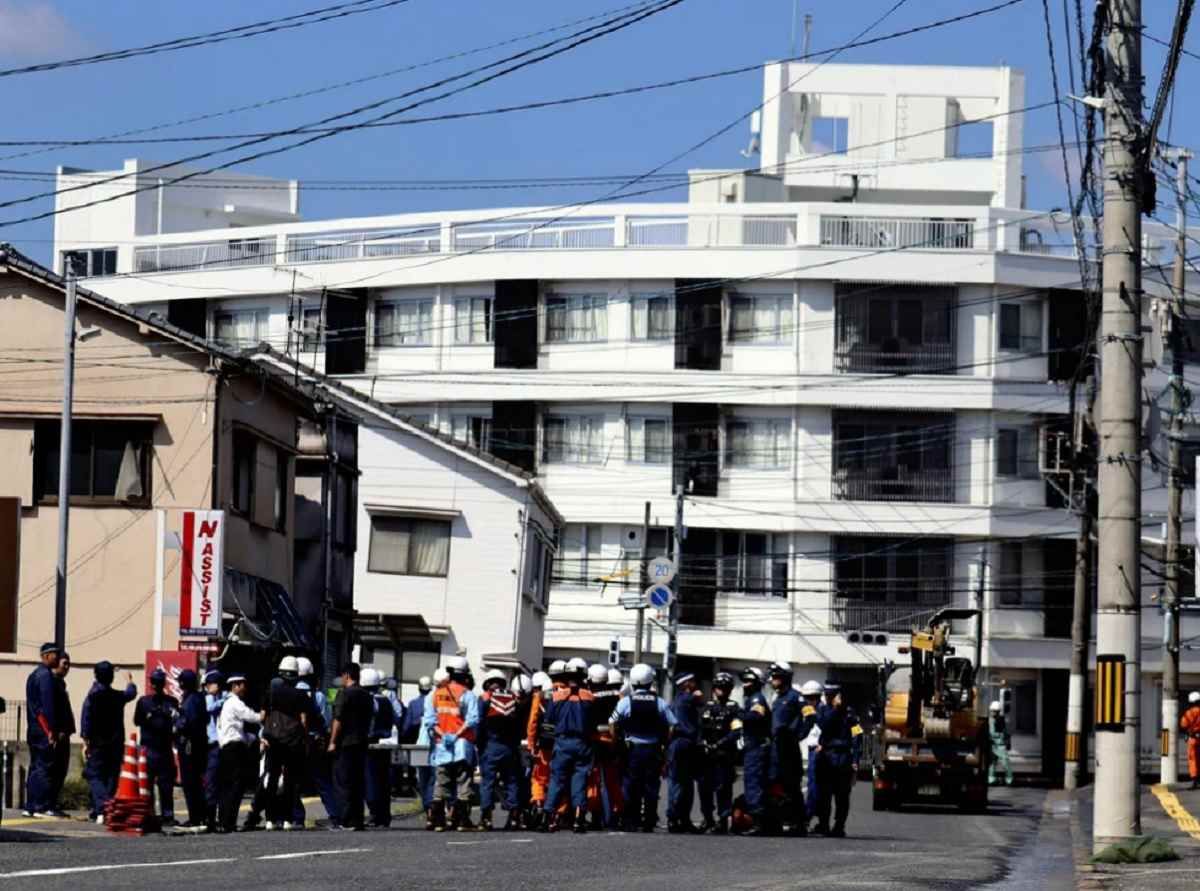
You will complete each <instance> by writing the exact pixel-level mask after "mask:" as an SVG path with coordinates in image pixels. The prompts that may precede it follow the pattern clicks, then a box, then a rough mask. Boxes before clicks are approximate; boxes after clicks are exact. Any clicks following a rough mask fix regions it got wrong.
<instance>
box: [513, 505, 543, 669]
mask: <svg viewBox="0 0 1200 891" xmlns="http://www.w3.org/2000/svg"><path fill="white" fill-rule="evenodd" d="M517 516H519V517H520V518H521V534H520V536H519V539H520V544H519V545H518V546H517V548H518V549H517V597H516V600H517V604H516V612H515V614H514V615H513V633H512V653H513V655H514V656H518V657H519V654H520V650H519V649H518V648H519V647H520V645H521V598H522V597H523V596H524V592H523V591H522V590H521V587H522V585H523V584H524V581H525V553H526V550H527V548H526V547H525V542H526V536H528V534H529V490H528V489H526V490H525V506H524V507H523V508H521V510H520V511H518V512H517ZM542 645H543V647H544V646H545V635H544V634H543V636H542Z"/></svg>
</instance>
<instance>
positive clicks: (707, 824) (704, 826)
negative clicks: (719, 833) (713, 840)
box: [700, 817, 717, 832]
mask: <svg viewBox="0 0 1200 891" xmlns="http://www.w3.org/2000/svg"><path fill="white" fill-rule="evenodd" d="M716 829H717V824H716V823H714V822H713V818H712V817H705V818H704V821H703V822H702V823H701V824H700V831H701V832H715V831H716Z"/></svg>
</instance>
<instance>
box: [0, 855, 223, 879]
mask: <svg viewBox="0 0 1200 891" xmlns="http://www.w3.org/2000/svg"><path fill="white" fill-rule="evenodd" d="M236 860H237V858H236V857H209V858H206V859H204V860H163V861H160V862H158V863H102V864H98V865H96V866H61V867H55V868H52V869H23V870H20V871H18V872H0V879H23V878H29V877H32V876H65V875H71V874H73V873H80V872H108V871H110V870H114V869H150V868H152V867H162V866H200V865H203V864H209V863H233V862H235V861H236Z"/></svg>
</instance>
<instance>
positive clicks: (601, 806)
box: [587, 665, 625, 829]
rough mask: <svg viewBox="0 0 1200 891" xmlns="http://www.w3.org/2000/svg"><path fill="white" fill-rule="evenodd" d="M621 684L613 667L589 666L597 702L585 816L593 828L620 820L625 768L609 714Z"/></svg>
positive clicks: (611, 825) (590, 686)
mask: <svg viewBox="0 0 1200 891" xmlns="http://www.w3.org/2000/svg"><path fill="white" fill-rule="evenodd" d="M624 684H625V678H624V676H623V675H622V674H621V672H619V671H617V670H616V669H615V668H614V669H612V670H611V671H610V670H609V669H608V668H605V667H604V666H603V665H593V666H591V667H590V668H588V689H590V690H591V691H592V696H593V697H595V703H596V704H595V707H594V708H593V710H592V712H593V715H594V716H595V717H596V729H595V731H594V732H593V734H592V751H593V753H594V756H595V761H594V762H593V764H592V771H591V773H590V774H588V785H587V801H588V815H589V816H590V818H591V820H592V828H594V829H615V828H617V826H619V825H620V822H621V809H622V807H621V806H622V805H623V804H624V799H623V798H622V796H621V783H622V780H623V777H624V770H623V769H622V766H621V751H620V746H619V745H618V744H617V741H616V739H615V738H614V736H613V732H612V728H611V727H610V726H609V723H608V717H609V715H611V714H612V713H613V710H614V709H616V707H617V702H618V701H619V700H620V698H621V687H622V686H624Z"/></svg>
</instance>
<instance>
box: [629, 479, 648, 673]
mask: <svg viewBox="0 0 1200 891" xmlns="http://www.w3.org/2000/svg"><path fill="white" fill-rule="evenodd" d="M649 559H650V502H649V501H647V502H646V513H645V515H644V516H643V518H642V580H641V584H639V585H638V588H640V589H645V587H646V585H648V584H649V581H648V579H647V577H646V565H647V561H648V560H649ZM645 628H646V608H645V607H644V606H643V607H642V608H641V609H639V610H638V611H637V627H636V630H635V631H634V636H633V664H634V665H637V664H638V663H639V662H641V661H642V635H643V634H644V633H645Z"/></svg>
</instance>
